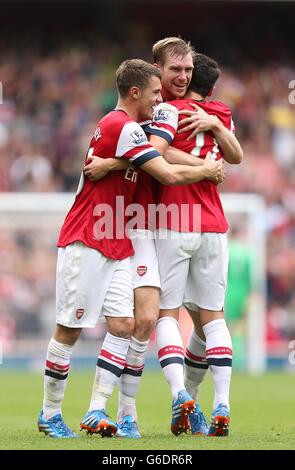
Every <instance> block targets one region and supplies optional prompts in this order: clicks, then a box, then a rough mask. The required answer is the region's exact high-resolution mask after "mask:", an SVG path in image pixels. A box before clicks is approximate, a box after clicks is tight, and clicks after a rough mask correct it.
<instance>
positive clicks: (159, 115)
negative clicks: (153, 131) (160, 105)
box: [153, 109, 171, 122]
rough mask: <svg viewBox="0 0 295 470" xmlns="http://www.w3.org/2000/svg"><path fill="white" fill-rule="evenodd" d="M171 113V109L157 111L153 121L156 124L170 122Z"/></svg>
mask: <svg viewBox="0 0 295 470" xmlns="http://www.w3.org/2000/svg"><path fill="white" fill-rule="evenodd" d="M170 112H171V111H170V109H157V110H156V112H155V115H154V119H153V120H154V121H155V122H159V121H168V118H169V114H170Z"/></svg>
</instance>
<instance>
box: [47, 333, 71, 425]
mask: <svg viewBox="0 0 295 470" xmlns="http://www.w3.org/2000/svg"><path fill="white" fill-rule="evenodd" d="M72 351H73V346H68V345H67V344H62V343H58V342H57V341H56V340H55V339H53V338H51V340H50V342H49V345H48V349H47V356H46V368H45V377H44V400H43V416H44V419H50V418H52V417H53V416H55V415H56V414H58V413H61V405H62V402H63V399H64V394H65V389H66V384H67V377H68V372H69V368H70V357H71V354H72Z"/></svg>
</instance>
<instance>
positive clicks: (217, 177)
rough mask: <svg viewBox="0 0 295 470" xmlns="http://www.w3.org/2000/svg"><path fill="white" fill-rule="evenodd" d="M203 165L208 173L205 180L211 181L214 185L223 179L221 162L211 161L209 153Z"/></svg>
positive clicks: (223, 173)
mask: <svg viewBox="0 0 295 470" xmlns="http://www.w3.org/2000/svg"><path fill="white" fill-rule="evenodd" d="M204 165H205V166H206V169H207V171H208V176H207V177H206V179H207V180H210V181H212V183H214V184H220V183H222V181H223V180H224V178H225V168H224V164H223V160H219V161H216V160H213V159H212V158H211V152H208V153H207V155H206V158H205V160H204Z"/></svg>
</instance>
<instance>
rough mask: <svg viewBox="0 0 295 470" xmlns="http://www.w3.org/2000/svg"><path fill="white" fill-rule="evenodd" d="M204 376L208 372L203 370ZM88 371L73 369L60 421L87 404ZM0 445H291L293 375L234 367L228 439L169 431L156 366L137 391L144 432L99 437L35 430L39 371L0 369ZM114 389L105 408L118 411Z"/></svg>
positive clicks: (204, 396) (208, 396)
mask: <svg viewBox="0 0 295 470" xmlns="http://www.w3.org/2000/svg"><path fill="white" fill-rule="evenodd" d="M208 376H209V374H208ZM92 379H93V374H91V373H89V372H78V371H75V370H73V371H72V373H71V374H70V376H69V381H68V387H67V391H66V397H65V402H64V407H63V414H64V418H65V421H66V422H67V424H68V425H69V426H71V427H72V429H74V430H75V431H78V429H79V422H80V419H81V418H82V417H83V415H84V413H85V412H86V410H87V406H88V403H89V398H90V392H91V387H92ZM0 382H1V400H0V449H86V450H87V449H89V450H100V449H104V450H123V449H124V450H136V449H146V450H176V449H177V450H199V449H207V450H209V449H212V450H213V449H214V450H215V449H275V450H276V449H295V417H294V416H295V415H294V389H295V375H294V374H283V373H281V374H275V373H273V374H266V375H264V376H261V377H249V376H246V375H239V374H234V375H233V379H232V388H231V420H232V422H231V427H230V436H229V437H228V438H209V437H194V436H191V435H185V434H182V435H181V436H179V437H174V436H173V435H172V434H171V433H170V429H169V427H170V416H171V415H170V410H171V398H170V393H169V389H168V386H167V384H166V383H165V381H164V378H163V375H162V373H161V371H159V372H158V371H157V372H152V371H151V370H147V371H146V372H145V373H144V375H143V379H142V383H141V386H140V390H139V396H138V410H139V427H140V431H141V433H142V436H143V437H142V439H138V440H136V439H130V440H124V439H121V440H120V439H116V438H112V439H106V438H105V439H102V438H101V437H100V436H87V435H86V434H85V433H80V436H81V437H80V439H69V440H67V439H66V440H56V439H51V438H48V437H47V436H44V434H43V433H39V432H38V430H37V426H36V421H37V416H38V413H39V411H40V408H41V403H42V389H43V377H42V375H39V374H36V373H30V372H16V371H14V372H6V371H1V372H0ZM212 397H213V389H212V383H211V379H210V377H207V379H206V381H205V383H204V384H203V386H202V389H201V404H202V407H203V410H204V412H205V413H206V415H207V417H209V416H210V413H211V403H212ZM116 404H117V393H115V394H114V396H113V397H112V399H111V401H110V403H109V406H108V410H107V411H108V413H109V414H110V415H111V416H112V417H113V418H115V416H116Z"/></svg>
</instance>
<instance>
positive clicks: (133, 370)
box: [117, 336, 149, 423]
mask: <svg viewBox="0 0 295 470" xmlns="http://www.w3.org/2000/svg"><path fill="white" fill-rule="evenodd" d="M148 344H149V341H138V339H136V338H134V337H133V336H132V338H131V341H130V345H129V349H128V353H127V359H126V365H125V369H124V371H123V373H122V375H121V378H120V382H119V387H120V392H119V409H118V416H117V421H118V423H120V421H122V419H123V418H124V416H127V415H130V416H132V417H133V418H134V420H135V421H137V411H136V405H135V399H136V395H137V390H138V386H139V382H140V379H141V376H142V372H143V369H144V358H145V353H146V350H147V347H148Z"/></svg>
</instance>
